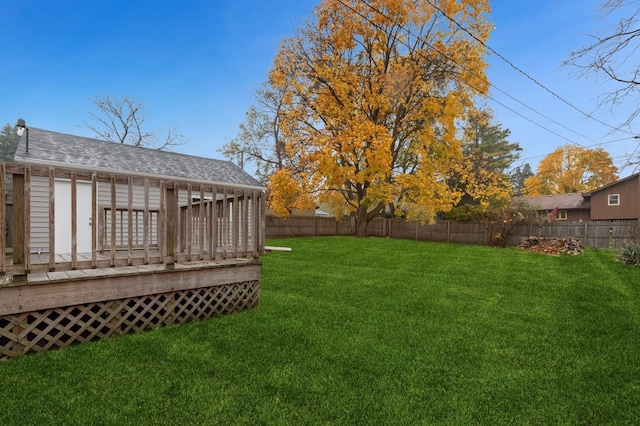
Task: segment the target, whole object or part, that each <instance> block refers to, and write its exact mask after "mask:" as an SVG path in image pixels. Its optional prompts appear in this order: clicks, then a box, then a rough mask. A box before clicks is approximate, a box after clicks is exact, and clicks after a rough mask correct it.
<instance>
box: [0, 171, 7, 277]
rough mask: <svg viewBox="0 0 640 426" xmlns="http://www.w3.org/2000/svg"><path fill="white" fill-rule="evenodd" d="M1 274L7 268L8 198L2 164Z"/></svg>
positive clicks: (0, 176) (0, 184)
mask: <svg viewBox="0 0 640 426" xmlns="http://www.w3.org/2000/svg"><path fill="white" fill-rule="evenodd" d="M0 226H2V228H1V230H0V274H2V275H4V274H5V271H6V268H7V259H6V255H7V230H8V226H9V224H8V223H7V197H6V193H5V170H4V163H0Z"/></svg>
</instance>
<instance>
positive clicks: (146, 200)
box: [142, 179, 151, 265]
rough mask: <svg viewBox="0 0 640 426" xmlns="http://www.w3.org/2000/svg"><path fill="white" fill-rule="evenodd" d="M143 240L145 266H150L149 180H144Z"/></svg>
mask: <svg viewBox="0 0 640 426" xmlns="http://www.w3.org/2000/svg"><path fill="white" fill-rule="evenodd" d="M142 222H143V231H142V240H143V245H144V264H145V265H148V264H149V236H150V235H151V232H149V231H150V227H151V221H150V220H149V179H145V180H144V217H143V219H142Z"/></svg>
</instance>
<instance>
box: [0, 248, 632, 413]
mask: <svg viewBox="0 0 640 426" xmlns="http://www.w3.org/2000/svg"><path fill="white" fill-rule="evenodd" d="M270 244H273V245H283V246H289V247H292V248H293V251H292V252H291V253H285V252H272V253H270V254H268V255H266V256H264V258H263V261H264V267H263V276H262V281H261V285H262V289H261V300H260V307H259V308H258V309H257V310H254V311H251V312H246V313H241V314H237V315H232V316H228V317H224V318H216V319H212V320H208V321H201V322H198V323H193V324H186V325H180V326H174V327H168V328H165V329H161V330H156V331H152V332H147V333H143V334H139V335H130V336H124V337H119V338H114V339H111V340H107V341H102V342H96V343H91V344H87V345H81V346H75V347H71V348H65V349H62V350H57V351H52V352H48V353H40V354H35V355H29V356H25V357H22V358H17V359H13V360H9V361H5V362H2V363H0V384H1V386H0V401H2V408H1V409H0V424H3V425H14V424H16V425H19V424H82V425H92V424H95V425H110V424H118V425H120V424H171V425H179V424H296V425H297V424H349V425H351V424H394V425H395V424H605V423H608V424H638V423H639V422H640V405H638V401H640V269H638V268H631V267H627V266H625V265H622V264H620V263H616V262H614V260H613V258H614V254H613V253H611V252H607V251H595V250H588V251H586V252H585V253H584V254H583V255H582V256H576V257H571V256H558V257H550V256H545V255H540V254H535V253H529V252H524V251H520V250H517V249H495V248H489V247H475V246H463V245H447V244H435V243H420V242H412V241H400V240H388V239H379V238H371V239H365V240H358V239H354V238H340V237H329V238H313V239H292V240H276V241H271V242H270Z"/></svg>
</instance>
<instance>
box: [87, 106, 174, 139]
mask: <svg viewBox="0 0 640 426" xmlns="http://www.w3.org/2000/svg"><path fill="white" fill-rule="evenodd" d="M92 103H93V105H94V106H95V107H96V109H97V111H95V112H93V111H89V112H88V113H87V115H88V119H87V120H85V119H82V118H80V121H81V122H82V124H83V126H84V127H86V128H88V129H89V130H91V131H93V132H94V133H95V135H96V137H97V138H99V139H103V140H106V141H109V142H114V143H120V144H126V145H133V146H142V147H147V148H155V149H159V150H170V148H172V147H175V146H179V145H183V144H185V143H186V140H185V139H184V136H183V135H182V134H180V133H179V132H178V131H177V129H176V128H172V127H170V128H169V129H168V130H167V133H166V134H165V135H162V136H160V135H159V134H158V133H157V132H151V131H146V130H144V123H145V121H146V116H145V115H144V112H143V110H144V108H145V107H146V105H145V104H143V103H141V102H139V101H137V100H135V99H133V98H129V97H126V96H125V97H123V98H112V97H109V96H104V97H95V98H94V99H93V100H92ZM159 139H161V142H158V140H159Z"/></svg>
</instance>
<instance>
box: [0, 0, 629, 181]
mask: <svg viewBox="0 0 640 426" xmlns="http://www.w3.org/2000/svg"><path fill="white" fill-rule="evenodd" d="M318 1H319V0H272V1H269V0H264V1H256V0H233V1H215V0H213V1H212V0H192V1H190V2H183V1H177V0H175V1H173V0H171V1H154V2H148V1H143V0H127V1H124V0H103V1H86V0H48V1H46V2H43V1H35V0H21V1H9V0H0V45H1V46H2V52H3V57H4V58H5V59H4V63H3V64H2V66H1V67H0V82H2V83H1V84H0V125H4V124H5V123H11V124H13V123H15V121H16V119H17V118H19V117H22V118H24V119H25V120H26V122H27V124H28V125H31V126H34V127H39V128H45V129H49V130H54V131H59V132H64V133H72V134H77V135H83V136H89V137H93V136H94V135H93V134H92V133H91V131H90V130H88V129H86V128H84V127H82V126H81V122H80V118H82V117H84V118H86V116H87V111H89V110H91V109H92V104H91V99H93V98H94V97H96V96H105V95H110V96H128V97H131V98H134V99H136V100H138V101H141V102H143V103H145V104H146V116H147V128H148V129H149V130H154V131H159V132H162V131H163V130H166V129H167V128H168V127H176V128H177V129H178V130H179V131H180V133H182V134H183V135H184V136H185V137H186V138H187V139H188V141H189V142H188V144H187V145H184V146H181V147H178V148H177V149H176V151H178V152H183V153H186V154H192V155H198V156H204V157H213V158H222V157H221V155H220V154H219V153H218V152H216V150H217V149H218V148H219V147H220V146H221V145H223V144H224V143H226V142H228V141H229V140H230V139H232V138H234V137H235V136H236V134H237V128H238V125H239V124H240V123H241V122H242V121H243V120H244V114H245V112H246V110H247V109H248V107H249V106H250V105H251V104H252V103H253V95H254V93H255V90H256V89H257V88H258V87H259V86H260V84H261V83H262V82H263V81H265V79H266V77H267V73H268V70H269V68H270V66H271V61H272V60H273V58H274V56H275V54H276V51H277V49H278V43H279V41H280V40H281V39H282V38H283V37H286V36H289V35H291V34H292V33H293V31H294V30H295V28H296V27H298V26H299V25H300V23H301V22H302V20H303V19H304V18H306V17H310V16H311V12H312V9H313V7H314V6H315V5H316V4H317V3H318ZM603 1H604V0H493V1H492V2H491V6H492V15H491V19H492V21H493V22H494V25H495V27H496V29H495V30H494V32H493V33H492V36H491V39H490V40H489V43H488V44H489V46H490V47H492V48H493V49H495V50H496V51H497V52H498V53H500V54H501V55H503V56H504V57H506V58H507V59H509V60H510V61H511V62H512V63H514V64H515V65H516V66H518V67H519V68H521V69H522V70H523V71H525V72H526V73H527V74H529V75H530V76H532V77H533V78H535V79H536V80H538V81H539V82H541V83H542V84H544V85H545V86H546V87H548V88H549V89H551V90H552V91H553V92H555V93H556V94H558V95H559V96H561V97H562V98H563V99H565V100H567V101H569V102H570V103H572V104H573V105H575V106H577V107H578V108H579V109H581V110H583V111H585V112H588V113H589V114H591V115H593V116H594V117H596V118H597V119H598V120H600V121H603V122H605V123H608V124H610V125H611V126H613V127H617V125H618V124H619V123H620V122H622V121H624V120H625V119H626V114H627V113H628V112H629V111H630V109H631V108H633V107H634V105H633V104H634V103H635V102H633V101H635V99H628V100H627V101H626V104H622V105H619V106H617V107H616V109H615V111H610V110H609V109H608V108H606V109H602V110H598V111H595V112H594V109H595V107H596V105H597V98H598V95H599V94H601V93H603V91H605V90H606V89H607V86H606V84H604V83H602V82H597V81H595V80H593V79H588V80H587V79H577V78H576V76H575V75H574V74H575V72H576V70H575V69H574V68H571V67H563V66H562V62H563V61H564V60H566V59H567V58H568V56H569V54H570V52H571V51H572V50H576V49H578V48H579V47H581V46H583V45H585V44H587V43H588V42H589V38H588V36H587V34H597V33H601V32H602V31H604V30H605V29H607V28H608V27H610V26H611V25H613V21H612V20H611V18H603V17H602V13H601V10H600V9H599V8H600V6H601V4H602V3H603ZM488 61H489V64H490V67H489V69H488V70H487V73H488V76H489V80H490V81H491V83H492V84H493V85H494V87H493V88H492V95H491V96H492V98H493V99H487V105H489V106H490V107H491V108H492V109H493V110H494V112H495V115H496V120H497V121H498V122H499V123H500V124H501V125H502V127H503V128H508V129H510V130H511V132H512V134H511V141H512V142H518V143H520V145H521V146H522V147H523V148H524V152H523V154H522V161H521V162H529V163H530V164H531V165H532V166H533V167H534V168H535V166H536V165H537V163H538V161H540V159H541V158H542V157H543V156H544V155H546V154H548V153H550V152H552V151H553V150H554V149H555V148H557V147H558V146H560V145H564V144H567V143H570V142H574V143H578V144H581V145H583V146H589V147H595V146H598V144H601V145H600V146H602V147H603V148H604V149H606V150H607V151H608V152H610V153H611V155H612V156H613V157H614V162H615V164H616V165H617V166H618V167H620V168H622V167H623V166H626V167H624V168H623V169H622V170H621V176H627V175H629V174H631V173H632V172H634V167H633V166H628V165H627V158H628V156H629V154H631V153H633V152H634V149H635V148H636V146H637V140H636V139H633V138H631V136H632V134H631V133H624V132H615V131H614V132H612V131H611V128H609V127H606V126H604V125H602V124H600V123H597V122H596V121H594V120H591V119H589V118H587V117H585V116H584V115H583V114H581V113H579V112H577V111H575V110H574V109H573V108H571V107H569V106H567V105H566V104H564V103H563V102H561V101H560V100H558V99H557V98H556V97H554V96H552V95H550V94H549V93H548V92H546V91H545V90H544V89H542V88H540V87H539V86H537V85H536V84H534V83H532V82H531V81H530V80H529V79H527V78H526V77H525V76H523V75H522V74H521V73H519V72H518V71H516V70H514V69H513V68H512V67H510V66H509V65H508V64H506V63H505V62H504V61H502V60H500V59H499V58H497V57H496V56H495V55H490V56H489V57H488ZM505 93H506V94H505ZM512 98H515V99H516V100H517V101H516V100H514V99H512ZM501 104H502V105H501ZM503 105H505V106H506V107H505V106H503ZM512 110H514V111H516V112H515V113H514V112H513V111H512ZM536 111H537V112H539V113H542V114H544V115H546V116H547V117H550V118H552V119H553V120H554V121H557V122H558V123H559V125H558V124H557V123H553V122H551V121H549V120H548V119H546V118H544V117H542V116H540V115H539V114H537V112H536ZM522 116H524V117H522ZM532 121H533V122H535V123H536V124H534V123H532ZM562 126H564V127H562ZM543 127H545V128H547V129H549V130H550V131H549V130H545V129H543ZM626 130H627V131H628V132H633V130H634V129H626ZM554 133H557V135H556V134H554ZM576 133H578V134H579V135H578V134H576ZM619 139H622V140H619ZM615 140H619V141H617V142H611V141H615Z"/></svg>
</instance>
